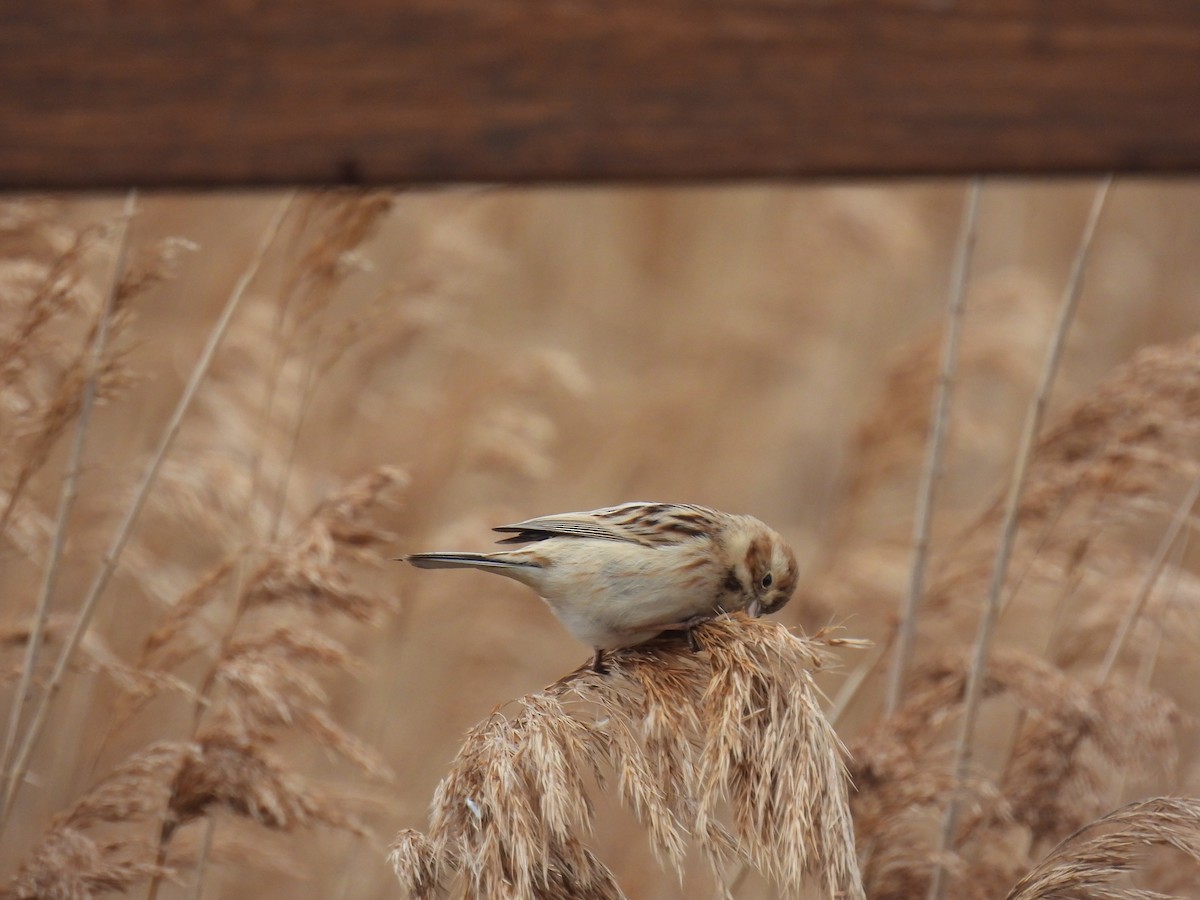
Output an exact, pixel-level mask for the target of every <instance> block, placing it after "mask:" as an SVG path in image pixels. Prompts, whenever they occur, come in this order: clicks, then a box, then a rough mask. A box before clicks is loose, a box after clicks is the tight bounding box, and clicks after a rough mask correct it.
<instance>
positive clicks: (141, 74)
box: [0, 0, 1200, 189]
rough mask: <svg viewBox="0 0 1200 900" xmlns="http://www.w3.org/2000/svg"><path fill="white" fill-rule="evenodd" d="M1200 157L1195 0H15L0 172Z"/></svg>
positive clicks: (604, 168)
mask: <svg viewBox="0 0 1200 900" xmlns="http://www.w3.org/2000/svg"><path fill="white" fill-rule="evenodd" d="M1108 169H1115V170H1120V171H1126V172H1195V171H1197V170H1198V169H1200V4H1197V3H1190V2H1186V0H1124V2H1122V0H877V2H864V0H857V2H856V0H204V2H197V3H193V2H185V0H54V2H47V0H6V2H5V3H4V4H3V5H2V7H0V187H3V188H8V189H30V188H76V187H89V188H96V187H121V186H126V185H135V184H136V185H142V186H147V187H155V186H209V185H262V184H270V183H310V184H317V183H326V184H327V183H344V182H370V183H422V182H443V181H510V182H527V181H556V180H567V181H578V180H586V181H602V180H610V179H635V180H642V179H654V180H659V179H720V178H759V177H794V176H804V177H809V176H845V175H899V174H906V175H908V174H927V173H964V172H1008V173H1067V172H1071V173H1088V172H1099V171H1104V170H1108Z"/></svg>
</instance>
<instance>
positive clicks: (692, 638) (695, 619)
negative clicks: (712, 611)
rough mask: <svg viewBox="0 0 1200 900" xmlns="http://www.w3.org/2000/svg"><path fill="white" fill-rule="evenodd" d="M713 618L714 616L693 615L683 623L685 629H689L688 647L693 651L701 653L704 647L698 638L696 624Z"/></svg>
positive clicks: (701, 623)
mask: <svg viewBox="0 0 1200 900" xmlns="http://www.w3.org/2000/svg"><path fill="white" fill-rule="evenodd" d="M712 619H713V617H712V616H692V617H691V618H690V619H687V620H686V621H685V622H684V623H683V627H684V630H685V631H687V639H688V647H690V648H691V651H692V652H693V653H699V652H700V651H701V650H702V649H703V648H702V647H701V646H700V642H699V641H698V640H696V631H695V628H696V626H697V625H703V624H704V623H705V622H710V621H712Z"/></svg>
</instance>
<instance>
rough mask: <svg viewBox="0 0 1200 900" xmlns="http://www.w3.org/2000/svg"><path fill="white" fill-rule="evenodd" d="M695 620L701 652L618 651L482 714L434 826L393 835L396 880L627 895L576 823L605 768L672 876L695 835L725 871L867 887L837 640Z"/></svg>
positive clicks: (522, 891) (441, 794) (433, 887)
mask: <svg viewBox="0 0 1200 900" xmlns="http://www.w3.org/2000/svg"><path fill="white" fill-rule="evenodd" d="M696 634H697V638H698V640H699V643H700V646H701V648H702V649H703V651H704V653H703V654H694V653H692V652H691V651H690V650H688V649H687V648H686V647H682V648H681V647H679V646H677V645H674V644H662V645H653V646H643V647H635V648H631V649H627V650H622V651H618V652H616V653H614V654H612V659H611V672H610V673H609V674H608V675H605V676H601V675H597V674H595V673H593V672H591V671H589V670H586V669H581V670H579V671H576V672H574V673H572V674H571V675H569V676H567V677H566V678H564V679H562V680H561V681H558V682H556V683H555V684H553V685H550V686H549V687H548V688H546V689H545V690H543V691H541V692H539V693H536V694H531V695H528V696H526V697H524V698H522V699H521V700H520V701H518V705H519V709H518V710H517V711H516V712H515V713H513V714H505V713H502V712H497V713H495V714H493V715H492V716H491V717H490V718H489V719H488V720H486V721H485V722H483V723H481V724H480V725H479V726H478V727H476V728H475V729H474V730H473V731H472V732H471V733H470V734H469V735H468V737H467V740H466V743H465V744H464V746H463V748H462V750H461V751H460V752H459V755H458V757H457V759H456V760H455V762H454V764H453V766H452V767H451V770H450V773H449V774H448V775H447V776H446V777H445V778H444V779H443V781H442V783H441V784H440V785H439V787H438V789H437V792H436V793H435V796H434V800H433V810H432V813H431V816H430V827H429V831H428V833H427V836H426V835H420V834H417V833H414V832H403V833H401V835H399V836H398V838H397V840H396V843H395V844H394V846H393V852H392V863H393V866H394V867H395V869H396V872H397V876H398V877H399V879H400V881H401V884H403V885H404V886H406V888H407V889H409V890H410V891H411V892H412V893H413V894H414V895H415V896H418V897H432V896H437V895H439V894H440V893H442V892H444V891H445V890H446V889H447V885H448V884H449V883H450V882H451V880H452V878H451V876H453V875H457V876H458V877H459V879H460V888H461V891H462V892H463V893H464V894H465V895H466V896H487V897H559V896H571V897H577V896H578V897H620V896H624V895H623V894H622V893H621V892H620V889H619V887H618V886H617V884H616V881H615V879H614V877H613V875H612V874H611V872H609V870H608V869H607V868H605V867H604V866H603V865H602V864H601V863H600V862H599V861H598V860H597V859H596V858H595V857H594V856H593V855H592V853H591V852H590V851H589V850H588V849H587V848H586V847H585V846H584V845H583V843H582V838H581V835H586V834H587V832H588V831H589V829H590V827H591V823H592V806H591V801H590V800H589V795H588V786H589V783H591V782H595V783H597V784H599V785H603V784H604V783H606V782H607V780H608V778H610V777H615V778H616V780H617V793H618V794H619V795H620V798H621V800H622V801H623V803H624V804H625V805H626V806H627V807H629V808H630V809H631V810H632V811H633V812H634V814H635V815H636V816H637V818H638V819H639V821H641V823H642V824H643V826H644V827H645V828H646V830H647V832H648V837H649V839H650V842H651V845H652V847H653V848H654V850H655V851H656V853H657V854H658V856H659V858H660V860H661V861H662V862H663V863H665V864H666V865H668V866H670V867H671V868H674V869H675V870H676V871H678V872H680V873H681V874H682V865H683V860H684V857H685V855H686V853H687V849H688V846H689V845H694V846H696V847H697V848H698V849H699V850H700V851H701V852H702V853H703V854H704V856H705V857H706V858H707V859H708V861H709V862H710V864H711V865H712V866H713V868H714V870H715V871H716V872H717V873H718V874H720V873H721V872H722V871H724V870H725V869H726V868H727V867H728V866H729V865H730V863H732V862H735V861H738V860H740V861H743V862H746V863H749V864H750V865H752V866H754V867H755V868H756V869H758V870H759V871H760V872H762V873H763V874H764V875H765V876H766V877H768V878H770V879H772V880H773V881H775V882H776V883H778V884H779V885H780V886H781V887H782V888H783V889H785V890H788V891H796V890H799V889H800V888H801V885H802V884H804V883H805V882H806V881H810V880H811V881H813V882H815V883H817V884H819V885H820V886H821V888H822V889H823V890H824V892H825V893H826V894H827V895H828V896H844V897H861V896H863V894H862V891H861V887H860V883H859V875H858V863H857V859H856V856H855V852H854V838H853V833H852V826H851V822H850V816H849V810H848V806H847V795H846V789H847V783H846V776H845V769H844V767H843V764H842V747H841V744H840V742H839V741H838V739H837V736H836V735H835V733H834V731H833V729H832V727H831V726H830V725H829V723H828V722H827V721H826V719H825V718H824V716H823V714H822V713H821V710H820V707H819V704H818V699H817V698H818V693H817V690H816V687H815V685H814V683H813V675H812V673H813V670H814V669H816V668H819V667H820V665H821V664H822V662H823V661H824V660H825V659H826V658H827V653H828V647H829V642H828V641H827V640H826V639H824V638H823V637H822V636H818V637H816V638H804V637H797V636H796V635H793V634H791V633H790V632H789V631H788V630H787V629H785V628H784V627H782V626H780V625H777V624H773V623H766V622H761V621H757V620H750V619H747V618H745V617H743V616H735V617H729V618H722V619H719V620H717V621H714V622H711V623H708V624H706V625H705V626H703V627H702V628H700V629H698V630H697V632H696ZM564 885H565V886H570V890H569V891H568V892H566V893H564V890H565V888H564Z"/></svg>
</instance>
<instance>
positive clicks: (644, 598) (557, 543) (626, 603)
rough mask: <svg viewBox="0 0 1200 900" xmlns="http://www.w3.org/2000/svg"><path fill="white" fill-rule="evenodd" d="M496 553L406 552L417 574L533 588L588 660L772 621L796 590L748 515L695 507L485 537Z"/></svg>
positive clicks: (785, 560) (579, 519) (612, 513)
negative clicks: (491, 576) (679, 635)
mask: <svg viewBox="0 0 1200 900" xmlns="http://www.w3.org/2000/svg"><path fill="white" fill-rule="evenodd" d="M493 530H494V531H499V532H501V533H506V534H508V533H511V534H512V535H513V536H512V537H508V538H505V539H503V540H501V541H498V543H501V544H529V545H530V546H528V547H521V548H519V549H515V550H502V551H498V552H495V553H457V552H455V553H414V554H412V555H411V556H408V557H404V558H405V559H407V560H408V561H409V562H410V563H412V564H413V565H414V566H419V567H420V568H422V569H456V568H469V569H486V570H488V571H492V572H496V573H498V574H500V575H505V576H507V577H508V578H512V579H514V580H516V581H519V582H521V583H522V584H524V585H527V586H529V587H531V588H533V589H534V590H535V591H537V592H538V594H539V595H540V596H541V597H542V599H543V600H545V601H546V603H547V604H549V606H550V608H551V609H552V610H553V611H554V614H555V615H556V616H558V618H559V620H560V621H561V622H562V623H563V624H564V625H565V626H566V627H567V630H568V631H570V632H571V634H573V635H574V636H575V637H576V638H577V639H579V640H580V641H582V642H583V643H585V644H587V645H588V646H590V647H592V648H593V649H594V650H595V652H596V655H595V659H594V662H593V667H594V668H595V669H596V671H598V672H603V671H604V651H605V650H611V649H614V648H617V647H631V646H633V645H634V644H640V643H642V642H643V641H648V640H650V639H651V638H653V637H655V636H656V635H658V634H661V633H662V632H664V631H687V632H688V636H689V638H690V637H691V629H692V627H694V626H695V625H697V624H699V623H700V622H702V621H704V620H706V619H710V618H712V617H714V616H716V615H719V614H721V613H725V612H734V611H737V610H746V611H747V612H748V613H749V614H750V615H752V616H758V615H761V614H762V613H771V612H775V611H776V610H778V609H781V608H782V607H783V606H784V604H786V603H787V602H788V600H790V599H791V597H792V593H793V592H794V591H795V589H796V580H797V569H796V557H795V555H794V554H793V553H792V551H791V549H790V548H789V547H788V546H787V544H785V543H784V541H783V539H782V538H780V536H779V535H778V534H776V533H775V532H774V531H772V530H771V529H770V528H768V527H767V526H766V525H764V524H763V523H762V522H760V521H759V520H758V519H755V518H753V517H752V516H739V515H731V514H730V513H724V512H719V511H718V510H715V509H708V508H707V507H703V506H692V505H690V504H675V503H623V504H621V505H620V506H611V507H607V508H605V509H595V510H591V511H590V512H573V513H561V514H559V515H553V516H542V517H540V518H537V519H528V520H526V521H524V522H517V523H516V524H513V525H501V526H499V527H498V528H495V529H493Z"/></svg>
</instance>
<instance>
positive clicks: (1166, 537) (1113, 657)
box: [1099, 477, 1200, 681]
mask: <svg viewBox="0 0 1200 900" xmlns="http://www.w3.org/2000/svg"><path fill="white" fill-rule="evenodd" d="M1198 499H1200V477H1197V478H1195V479H1193V480H1192V486H1191V488H1189V489H1188V492H1187V494H1186V495H1185V496H1184V498H1183V500H1182V502H1180V504H1179V507H1178V509H1176V510H1175V515H1173V516H1172V517H1171V523H1170V524H1169V525H1168V526H1167V530H1166V532H1165V533H1164V534H1163V536H1162V540H1160V541H1159V543H1158V549H1157V550H1155V553H1154V559H1153V560H1151V562H1150V565H1149V567H1148V568H1147V569H1146V576H1145V579H1144V580H1143V581H1142V585H1141V587H1140V588H1139V589H1138V592H1137V594H1136V595H1135V596H1134V598H1133V602H1132V603H1130V604H1129V608H1128V610H1127V611H1126V614H1125V616H1124V618H1123V619H1122V620H1121V624H1120V626H1119V627H1118V628H1117V631H1116V633H1115V634H1114V635H1113V638H1112V642H1111V643H1110V644H1109V645H1108V651H1107V652H1106V653H1105V655H1104V662H1102V663H1101V664H1100V672H1099V678H1100V680H1101V681H1107V680H1108V676H1109V675H1110V674H1111V673H1112V669H1113V666H1114V665H1115V664H1116V661H1117V658H1118V657H1120V655H1121V650H1122V649H1124V647H1125V642H1126V641H1127V640H1128V639H1129V635H1130V634H1131V633H1132V632H1133V626H1134V625H1135V624H1136V623H1137V620H1138V619H1139V618H1140V617H1141V615H1142V613H1143V612H1144V611H1145V609H1146V603H1147V601H1149V599H1150V594H1151V593H1153V591H1154V586H1155V585H1156V584H1158V578H1159V576H1160V575H1161V574H1162V570H1163V566H1165V565H1166V562H1167V557H1168V555H1169V554H1170V552H1171V547H1172V546H1174V544H1175V540H1176V539H1177V538H1178V537H1179V532H1180V531H1182V530H1183V526H1184V524H1185V523H1186V522H1187V520H1188V518H1189V516H1191V514H1192V507H1194V506H1195V505H1196V501H1197V500H1198Z"/></svg>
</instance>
